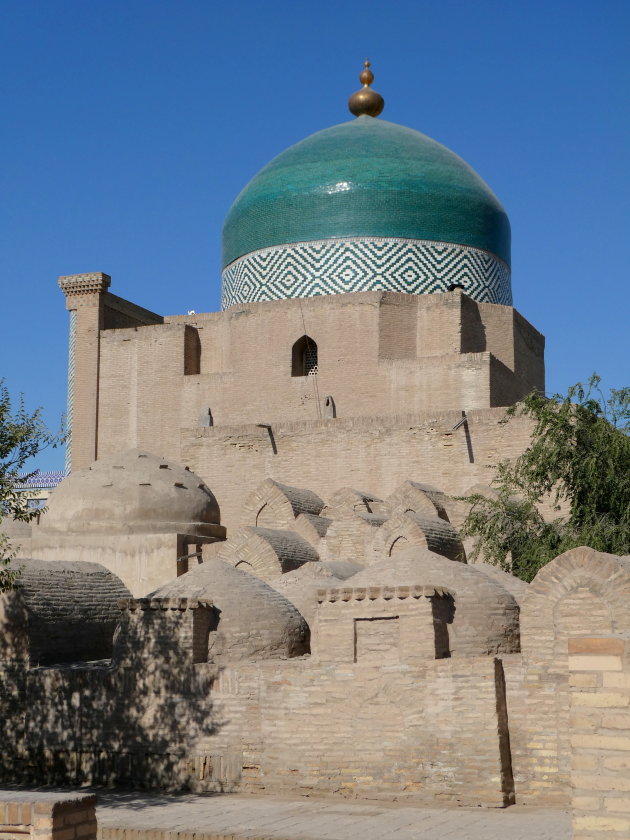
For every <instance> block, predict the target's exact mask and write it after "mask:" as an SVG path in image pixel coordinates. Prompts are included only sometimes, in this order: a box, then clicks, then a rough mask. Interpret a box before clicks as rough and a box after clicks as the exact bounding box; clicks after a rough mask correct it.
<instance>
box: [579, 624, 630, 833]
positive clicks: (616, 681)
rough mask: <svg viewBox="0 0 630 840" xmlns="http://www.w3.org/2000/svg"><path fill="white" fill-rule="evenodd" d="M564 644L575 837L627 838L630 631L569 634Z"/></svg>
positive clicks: (629, 805)
mask: <svg viewBox="0 0 630 840" xmlns="http://www.w3.org/2000/svg"><path fill="white" fill-rule="evenodd" d="M568 649H569V669H570V671H571V674H572V677H573V679H572V681H571V712H570V726H571V758H572V767H571V785H572V805H573V832H574V837H576V838H581V840H603V838H606V840H608V838H614V837H618V838H622V837H624V838H625V837H628V836H630V737H628V733H629V732H630V714H629V713H628V710H629V707H630V636H628V635H626V636H612V637H611V636H606V637H601V636H599V637H584V638H575V639H569V642H568ZM576 677H582V679H575V678H576ZM611 677H612V678H613V679H612V683H613V685H614V688H615V691H611V686H610V682H611Z"/></svg>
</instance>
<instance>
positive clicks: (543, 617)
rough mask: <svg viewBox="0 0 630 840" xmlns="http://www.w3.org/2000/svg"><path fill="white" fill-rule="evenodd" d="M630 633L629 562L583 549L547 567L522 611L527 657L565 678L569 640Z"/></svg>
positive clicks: (534, 582)
mask: <svg viewBox="0 0 630 840" xmlns="http://www.w3.org/2000/svg"><path fill="white" fill-rule="evenodd" d="M629 631H630V558H626V557H616V556H614V555H611V554H603V553H601V552H598V551H595V550H594V549H592V548H587V547H584V546H581V547H580V548H573V549H570V550H569V551H567V552H565V553H564V554H562V555H560V556H559V557H556V559H555V560H552V561H551V562H550V563H548V564H547V565H546V566H544V567H543V568H542V569H541V570H540V571H539V572H538V574H537V575H536V577H535V578H534V580H533V581H532V583H531V584H530V586H529V590H528V592H527V594H526V596H525V598H524V600H523V602H522V605H521V644H522V649H523V652H524V653H525V654H526V656H527V657H528V658H529V659H530V660H532V661H542V662H544V661H546V662H547V663H548V664H549V666H550V667H552V668H558V669H559V671H560V672H563V673H564V671H565V670H566V667H567V650H566V642H567V639H568V637H569V636H571V635H580V636H583V635H589V634H594V635H598V634H600V633H610V632H612V633H627V632H629Z"/></svg>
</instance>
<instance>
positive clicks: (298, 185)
mask: <svg viewBox="0 0 630 840" xmlns="http://www.w3.org/2000/svg"><path fill="white" fill-rule="evenodd" d="M352 237H383V238H387V239H406V240H424V241H428V242H437V243H453V244H456V245H462V246H468V247H470V248H475V249H480V250H481V251H485V252H489V253H490V254H492V255H494V256H495V257H498V258H499V259H500V260H502V261H503V262H504V263H505V264H506V265H507V266H509V264H510V223H509V221H508V218H507V215H506V213H505V210H504V209H503V207H502V206H501V204H500V202H499V200H498V199H497V197H496V196H495V195H494V193H493V192H492V190H491V189H490V188H489V187H488V185H487V184H486V183H485V182H484V181H483V180H482V179H481V178H480V177H479V176H478V175H477V174H476V172H475V171H474V170H473V169H472V168H471V167H470V166H469V165H468V164H467V163H466V162H465V161H463V160H462V159H461V158H460V157H459V156H458V155H456V154H454V153H453V152H451V151H450V150H449V149H447V148H446V147H445V146H442V145H441V144H440V143H436V141H435V140H431V138H429V137H427V136H426V135H424V134H421V133H420V132H418V131H414V130H413V129H410V128H405V127H404V126H400V125H396V124H395V123H391V122H386V121H384V120H380V119H374V118H372V117H368V116H361V117H358V118H357V119H354V120H352V121H350V122H346V123H341V124H340V125H336V126H333V127H332V128H327V129H324V130H323V131H318V132H317V133H316V134H313V135H311V136H310V137H307V138H306V139H305V140H302V141H301V142H300V143H297V144H296V145H295V146H291V147H290V148H289V149H287V150H286V151H284V152H282V153H281V154H280V155H278V156H277V157H276V158H274V159H273V160H272V161H271V162H270V163H269V164H267V166H265V167H264V168H263V169H262V170H261V171H260V172H259V173H258V174H257V175H256V176H255V177H254V178H253V179H252V180H251V181H250V182H249V184H247V186H246V187H245V188H244V189H243V191H242V192H241V193H240V195H239V196H238V197H237V199H236V201H235V202H234V204H233V205H232V207H231V208H230V210H229V212H228V214H227V217H226V220H225V224H224V227H223V266H224V267H225V266H228V265H229V264H230V263H232V262H233V261H234V260H237V259H238V258H239V257H242V256H243V255H245V254H250V253H251V252H253V251H258V250H260V249H265V248H270V247H273V246H278V245H285V244H289V243H297V242H313V241H321V240H329V239H340V238H352Z"/></svg>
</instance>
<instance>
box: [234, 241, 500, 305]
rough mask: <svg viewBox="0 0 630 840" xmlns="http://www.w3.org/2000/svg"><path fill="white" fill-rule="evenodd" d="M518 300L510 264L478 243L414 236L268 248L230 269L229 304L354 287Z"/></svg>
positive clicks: (357, 289) (486, 300)
mask: <svg viewBox="0 0 630 840" xmlns="http://www.w3.org/2000/svg"><path fill="white" fill-rule="evenodd" d="M452 285H459V286H461V287H462V288H463V290H464V291H465V293H466V294H467V295H468V296H469V297H471V298H472V299H473V300H477V301H480V302H483V303H499V304H504V305H506V306H511V305H512V288H511V280H510V269H509V267H508V266H507V265H506V264H505V263H504V262H503V261H502V260H500V259H498V258H497V257H495V256H494V255H493V254H490V253H489V252H488V251H483V250H481V249H478V248H471V247H467V246H462V245H452V244H450V243H446V242H427V241H419V240H408V239H385V238H363V239H357V238H353V239H332V240H331V239H327V240H321V241H316V242H298V243H295V244H290V245H283V246H279V247H274V248H264V249H261V250H259V251H254V252H252V253H250V254H246V255H245V256H244V257H241V258H240V259H237V260H235V261H234V262H232V263H231V264H230V265H228V266H227V268H226V269H225V270H224V272H223V292H222V301H221V305H222V308H223V309H228V308H229V307H230V306H235V305H236V304H239V303H255V302H259V301H269V300H283V299H286V298H299V297H313V296H315V295H329V294H344V293H347V292H369V291H390V292H404V293H407V294H428V293H433V292H446V291H448V289H449V286H452Z"/></svg>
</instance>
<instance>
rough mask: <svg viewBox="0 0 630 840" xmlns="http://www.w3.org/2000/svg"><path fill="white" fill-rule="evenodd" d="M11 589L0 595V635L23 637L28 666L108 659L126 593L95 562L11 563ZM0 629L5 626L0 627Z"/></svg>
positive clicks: (115, 578) (30, 561)
mask: <svg viewBox="0 0 630 840" xmlns="http://www.w3.org/2000/svg"><path fill="white" fill-rule="evenodd" d="M14 566H15V568H16V569H18V570H19V572H20V574H19V576H18V578H17V580H16V588H15V589H14V590H12V591H11V592H8V593H6V594H5V595H3V596H0V599H4V600H5V602H6V603H7V606H5V608H4V609H3V610H1V611H0V612H1V613H2V615H3V618H4V621H0V635H2V636H3V637H6V636H8V635H9V634H10V633H11V632H14V631H15V630H16V629H17V628H16V627H11V626H8V625H7V623H6V622H7V621H8V620H9V619H10V617H11V616H12V615H15V616H16V618H17V617H18V616H20V620H19V621H18V622H17V623H18V624H19V627H20V629H21V630H22V632H23V633H24V636H25V645H26V648H27V650H28V657H29V660H30V664H31V666H37V665H52V664H60V663H67V662H85V661H92V660H96V659H109V658H110V657H111V655H112V641H113V636H114V630H115V629H116V625H117V624H118V622H119V620H120V601H121V600H123V599H125V598H129V597H130V595H131V593H130V592H129V590H128V589H127V587H126V586H125V585H124V584H123V582H122V581H121V580H120V578H118V577H117V576H116V575H115V574H113V573H112V572H110V571H109V570H108V569H106V568H105V567H104V566H101V565H100V564H99V563H87V562H82V561H72V562H68V563H64V562H61V561H47V560H22V559H21V560H16V561H15V562H14ZM3 624H4V626H2V625H3Z"/></svg>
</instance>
